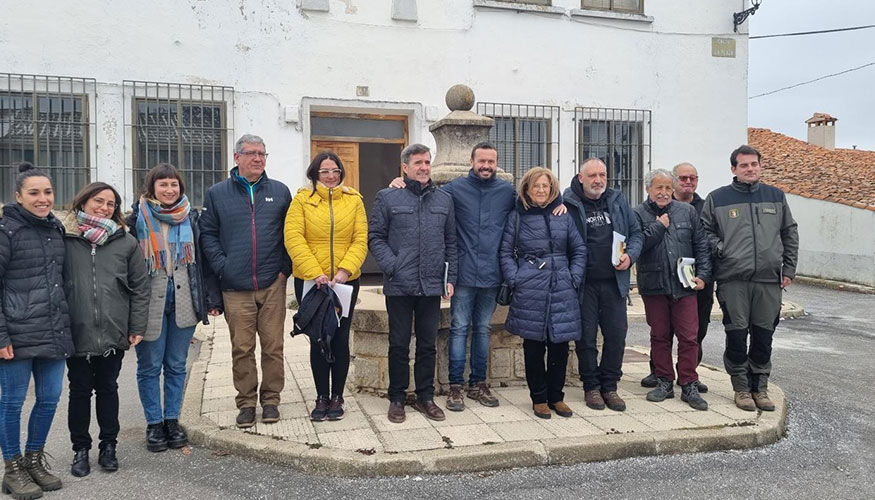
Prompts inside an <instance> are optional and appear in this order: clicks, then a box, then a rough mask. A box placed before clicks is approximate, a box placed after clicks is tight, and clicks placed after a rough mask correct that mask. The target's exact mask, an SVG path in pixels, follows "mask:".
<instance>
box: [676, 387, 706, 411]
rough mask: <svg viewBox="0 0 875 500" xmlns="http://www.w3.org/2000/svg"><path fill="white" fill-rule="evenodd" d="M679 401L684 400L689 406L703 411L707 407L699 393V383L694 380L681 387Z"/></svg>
mask: <svg viewBox="0 0 875 500" xmlns="http://www.w3.org/2000/svg"><path fill="white" fill-rule="evenodd" d="M681 401H685V402H686V403H687V404H689V405H690V408H694V409H696V410H702V411H704V410H707V409H708V402H707V401H705V400H704V399H702V396H700V395H699V384H697V383H696V382H690V383H689V384H687V385H685V386H683V387H681Z"/></svg>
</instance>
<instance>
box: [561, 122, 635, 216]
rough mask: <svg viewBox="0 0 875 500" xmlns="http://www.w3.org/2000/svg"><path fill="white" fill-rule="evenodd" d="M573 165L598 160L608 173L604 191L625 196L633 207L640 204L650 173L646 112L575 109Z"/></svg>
mask: <svg viewBox="0 0 875 500" xmlns="http://www.w3.org/2000/svg"><path fill="white" fill-rule="evenodd" d="M574 117H575V127H576V129H577V133H576V136H577V137H576V142H577V147H576V148H575V150H576V155H577V158H576V159H575V163H576V164H577V165H578V166H579V165H582V164H583V162H584V161H586V160H587V159H589V158H599V159H601V160H602V161H603V162H605V166H607V170H608V187H611V188H613V189H617V190H620V191H622V192H623V194H625V195H626V199H627V200H629V203H630V204H631V205H632V206H633V207H634V206H635V205H638V204H639V203H641V202H642V201H643V200H644V174H645V173H646V172H649V171H650V111H649V110H642V109H612V108H583V107H579V108H575V110H574Z"/></svg>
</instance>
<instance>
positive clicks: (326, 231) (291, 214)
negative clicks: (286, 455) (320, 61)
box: [285, 152, 368, 421]
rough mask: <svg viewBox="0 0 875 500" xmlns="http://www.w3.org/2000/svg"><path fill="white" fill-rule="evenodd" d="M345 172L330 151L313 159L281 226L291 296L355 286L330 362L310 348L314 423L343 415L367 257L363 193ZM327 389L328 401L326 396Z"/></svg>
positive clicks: (335, 418)
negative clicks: (308, 283) (308, 289)
mask: <svg viewBox="0 0 875 500" xmlns="http://www.w3.org/2000/svg"><path fill="white" fill-rule="evenodd" d="M345 174H346V172H345V171H344V169H343V163H342V162H341V161H340V158H339V157H338V156H337V155H335V154H334V153H329V152H323V153H319V154H318V155H316V157H315V158H314V159H313V161H312V162H311V163H310V166H309V167H307V178H308V179H310V182H312V184H313V185H312V187H305V188H301V189H299V190H298V194H297V195H295V198H294V200H292V204H291V205H289V211H288V214H286V223H285V242H286V250H287V251H288V252H289V256H290V257H291V258H292V275H293V276H294V277H295V297H297V299H298V303H300V302H301V300H302V299H303V298H304V296H303V293H302V292H303V287H304V281H305V280H315V281H316V285H317V286H334V284H335V283H346V284H347V285H351V286H352V287H353V294H352V306H351V307H350V311H349V315H348V317H346V318H343V319H342V320H341V322H340V327H339V328H338V329H337V332H336V333H335V335H334V339H332V341H331V351H332V354H333V355H334V362H333V363H329V362H328V361H327V360H326V359H325V357H324V356H323V355H322V353H321V350H320V348H319V346H318V345H317V344H316V343H311V344H310V368H311V370H312V371H313V378H314V379H315V381H316V407H315V408H314V409H313V411H312V412H311V413H310V419H311V420H314V421H322V420H340V419H342V418H343V415H344V407H343V387H344V385H345V384H346V375H347V373H348V372H349V326H350V321H352V314H353V312H354V310H355V303H356V298H357V297H358V292H359V280H358V278H359V276H360V275H361V273H362V271H361V267H362V263H363V262H364V261H365V257H366V256H367V254H368V220H367V216H366V215H365V205H364V203H363V202H362V195H361V194H359V192H358V191H356V190H355V189H353V188H351V187H347V186H344V185H343V178H344V177H345ZM329 386H330V397H329Z"/></svg>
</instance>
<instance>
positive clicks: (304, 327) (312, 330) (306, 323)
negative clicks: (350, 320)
mask: <svg viewBox="0 0 875 500" xmlns="http://www.w3.org/2000/svg"><path fill="white" fill-rule="evenodd" d="M337 302H338V298H337V295H335V293H334V290H332V289H331V287H328V286H321V287H318V288H317V287H315V286H314V287H312V288H310V290H308V291H307V294H306V295H304V298H303V299H301V305H300V306H299V307H298V312H296V313H295V316H294V318H293V319H294V327H293V329H292V336H295V335H297V334H299V333H306V334H307V336H308V337H309V338H310V343H311V344H314V345H318V346H319V350H320V352H321V353H322V356H323V357H324V358H325V361H327V362H329V363H333V362H334V354H333V353H332V352H331V341H332V340H333V339H334V335H335V334H336V333H337V329H338V328H339V327H340V318H339V317H338V314H337V311H338V309H337V306H338V304H337Z"/></svg>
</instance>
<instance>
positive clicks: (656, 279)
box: [635, 200, 712, 299]
mask: <svg viewBox="0 0 875 500" xmlns="http://www.w3.org/2000/svg"><path fill="white" fill-rule="evenodd" d="M662 213H667V214H668V219H669V221H670V222H669V225H668V227H667V228H666V227H665V226H663V225H662V223H661V222H659V221H657V220H656V217H657V216H658V215H662ZM635 215H637V216H638V220H639V221H640V223H641V227H642V229H643V232H644V247H643V250H642V251H641V256H640V257H638V265H637V266H636V269H637V271H638V292H639V293H640V294H641V295H671V296H672V298H674V299H679V298H681V297H685V296H687V295H693V294H695V293H696V290H693V289H692V288H684V287H683V285H681V281H680V278H678V274H677V261H678V258H679V257H693V258H695V259H696V276H697V277H699V278H701V279H702V281H704V282H706V283H708V282H710V281H711V279H712V278H711V251H710V249H709V248H708V238H707V236H705V230H704V228H703V227H702V224H701V222H700V220H699V215H698V213H697V212H696V208H695V207H694V206H693V205H690V204H689V203H684V202H682V201H677V200H672V201H671V203H669V204H668V205H666V206H665V207H664V209H663V210H659V209H658V208H657V207H656V204H655V203H653V202H651V201H650V200H647V201H645V202H644V203H642V204H640V205H638V206H637V207H635Z"/></svg>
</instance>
